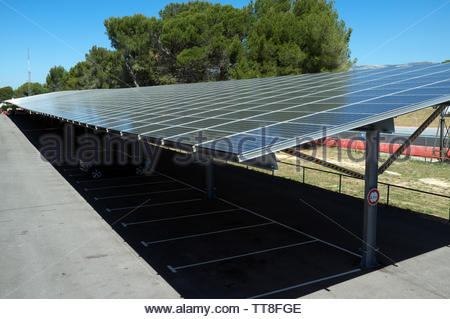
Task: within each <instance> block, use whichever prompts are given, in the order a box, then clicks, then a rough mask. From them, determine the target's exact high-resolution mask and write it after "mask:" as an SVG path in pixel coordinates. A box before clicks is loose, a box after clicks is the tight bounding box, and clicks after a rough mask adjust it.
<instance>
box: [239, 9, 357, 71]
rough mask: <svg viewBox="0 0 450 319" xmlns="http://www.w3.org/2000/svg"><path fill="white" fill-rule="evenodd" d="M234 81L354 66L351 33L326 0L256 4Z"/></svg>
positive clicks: (252, 11) (252, 10) (251, 10)
mask: <svg viewBox="0 0 450 319" xmlns="http://www.w3.org/2000/svg"><path fill="white" fill-rule="evenodd" d="M248 9H249V11H250V12H251V15H252V16H253V18H254V21H253V23H252V26H251V28H250V32H249V35H248V38H246V39H245V47H246V50H245V51H242V53H243V54H244V55H245V56H244V57H240V58H239V59H238V60H239V63H238V64H237V65H235V66H233V67H232V74H233V77H234V78H251V77H259V76H277V75H286V74H299V73H312V72H321V71H335V70H340V69H344V68H346V67H348V66H349V65H350V64H351V62H350V50H349V48H348V44H349V41H350V35H351V31H352V30H351V29H348V28H347V27H346V26H345V23H344V22H343V21H341V20H339V16H338V14H337V11H336V10H335V8H334V4H333V2H327V1H326V0H297V1H293V2H292V5H291V0H256V1H255V2H254V3H251V4H250V5H249V7H248Z"/></svg>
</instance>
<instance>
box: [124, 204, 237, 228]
mask: <svg viewBox="0 0 450 319" xmlns="http://www.w3.org/2000/svg"><path fill="white" fill-rule="evenodd" d="M238 211H240V209H237V208H235V209H224V210H216V211H212V212H207V213H199V214H190V215H183V216H178V217H167V218H159V219H152V220H144V221H141V222H131V223H122V226H123V227H128V226H133V225H140V224H148V223H157V222H164V221H169V220H177V219H184V218H191V217H198V216H206V215H214V214H222V213H229V212H238Z"/></svg>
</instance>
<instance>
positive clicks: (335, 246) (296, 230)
mask: <svg viewBox="0 0 450 319" xmlns="http://www.w3.org/2000/svg"><path fill="white" fill-rule="evenodd" d="M158 174H159V175H161V176H164V177H166V178H168V179H171V180H173V181H176V182H178V183H180V184H183V185H186V186H189V187H192V188H195V189H197V190H198V191H200V192H203V193H205V191H204V190H202V189H200V188H198V187H195V186H193V185H190V184H188V183H186V182H183V181H180V180H178V179H176V178H173V177H171V176H168V175H166V174H163V173H161V172H158ZM217 199H218V200H220V201H222V202H224V203H226V204H228V205H232V206H234V207H236V208H239V209H242V210H243V211H246V212H248V213H250V214H253V215H255V216H258V217H260V218H263V219H265V220H267V221H270V222H272V223H275V224H278V225H280V226H282V227H284V228H287V229H289V230H292V231H294V232H296V233H298V234H301V235H303V236H307V237H309V238H311V239H315V240H317V241H320V242H321V243H323V244H325V245H328V246H331V247H333V248H336V249H338V250H341V251H344V252H346V253H349V254H350V255H353V256H355V257H358V258H362V256H361V255H359V254H357V253H354V252H352V251H350V250H348V249H345V248H343V247H340V246H338V245H335V244H332V243H329V242H327V241H325V240H322V239H319V238H317V237H315V236H312V235H309V234H307V233H305V232H303V231H301V230H299V229H296V228H294V227H291V226H288V225H286V224H283V223H281V222H278V221H276V220H274V219H272V218H269V217H266V216H264V215H261V214H258V213H256V212H254V211H252V210H250V209H247V208H244V207H242V206H239V205H237V204H235V203H233V202H230V201H228V200H226V199H223V198H220V197H217Z"/></svg>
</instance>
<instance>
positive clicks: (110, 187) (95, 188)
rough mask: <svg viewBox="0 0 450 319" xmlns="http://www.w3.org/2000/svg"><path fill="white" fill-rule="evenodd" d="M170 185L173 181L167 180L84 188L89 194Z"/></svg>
mask: <svg viewBox="0 0 450 319" xmlns="http://www.w3.org/2000/svg"><path fill="white" fill-rule="evenodd" d="M168 183H173V181H170V180H167V181H158V182H147V183H136V184H126V185H112V186H100V187H91V188H84V191H85V192H89V191H99V190H104V189H114V188H127V187H135V186H143V185H156V184H168Z"/></svg>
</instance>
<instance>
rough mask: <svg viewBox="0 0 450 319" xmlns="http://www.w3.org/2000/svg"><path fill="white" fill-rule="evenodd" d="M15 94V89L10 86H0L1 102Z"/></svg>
mask: <svg viewBox="0 0 450 319" xmlns="http://www.w3.org/2000/svg"><path fill="white" fill-rule="evenodd" d="M13 96H14V90H13V88H12V87H10V86H5V87H2V88H0V102H2V101H5V100H9V99H11V98H12V97H13Z"/></svg>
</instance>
